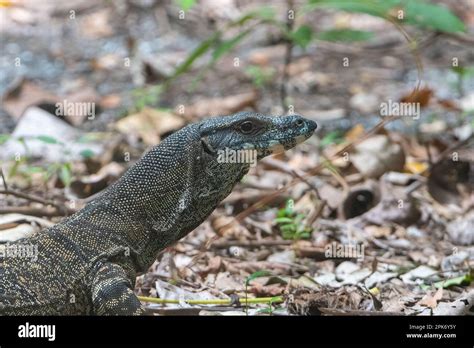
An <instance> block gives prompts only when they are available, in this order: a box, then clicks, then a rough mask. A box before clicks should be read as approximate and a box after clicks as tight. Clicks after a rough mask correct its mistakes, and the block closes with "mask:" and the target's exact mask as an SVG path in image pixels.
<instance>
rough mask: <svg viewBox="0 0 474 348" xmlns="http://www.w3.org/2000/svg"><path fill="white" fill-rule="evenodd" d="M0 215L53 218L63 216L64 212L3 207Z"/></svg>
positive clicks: (50, 209) (55, 209)
mask: <svg viewBox="0 0 474 348" xmlns="http://www.w3.org/2000/svg"><path fill="white" fill-rule="evenodd" d="M1 214H24V215H31V216H38V217H42V216H47V217H54V216H64V212H63V211H62V210H58V209H57V208H48V207H44V208H31V207H3V208H0V215H1Z"/></svg>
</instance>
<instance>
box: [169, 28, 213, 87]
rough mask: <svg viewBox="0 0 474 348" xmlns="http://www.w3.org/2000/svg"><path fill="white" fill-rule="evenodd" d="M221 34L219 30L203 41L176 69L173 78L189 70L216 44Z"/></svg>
mask: <svg viewBox="0 0 474 348" xmlns="http://www.w3.org/2000/svg"><path fill="white" fill-rule="evenodd" d="M219 36H220V33H219V32H218V33H216V34H214V35H213V36H212V37H210V38H209V39H207V40H205V41H203V42H201V44H200V45H199V46H198V47H196V48H195V49H194V51H192V52H191V54H190V55H189V56H188V58H186V60H185V61H184V62H183V63H181V64H180V65H179V66H178V67H177V68H176V69H175V71H174V73H173V76H172V77H171V79H173V78H175V77H177V76H178V75H181V74H182V73H184V72H186V71H188V69H189V68H190V67H191V65H192V64H193V63H194V61H195V60H196V59H198V58H199V57H201V56H202V55H203V54H204V53H206V52H207V51H208V50H209V49H210V48H211V47H212V45H213V44H214V42H215V41H216V40H217V38H218V37H219Z"/></svg>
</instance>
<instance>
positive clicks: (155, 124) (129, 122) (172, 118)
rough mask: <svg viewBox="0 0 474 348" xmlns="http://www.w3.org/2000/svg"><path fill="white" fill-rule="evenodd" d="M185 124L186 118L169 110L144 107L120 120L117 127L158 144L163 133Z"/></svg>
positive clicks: (146, 141) (149, 143) (125, 132)
mask: <svg viewBox="0 0 474 348" xmlns="http://www.w3.org/2000/svg"><path fill="white" fill-rule="evenodd" d="M182 126H184V120H183V119H182V118H181V117H179V116H177V115H175V114H173V113H171V112H167V111H161V110H156V109H151V108H144V109H143V110H142V111H140V112H139V113H137V114H133V115H129V116H127V117H125V118H123V119H121V120H120V121H118V122H117V123H116V125H115V127H116V128H117V129H118V130H119V131H120V132H121V133H123V134H130V133H133V134H135V135H137V136H139V137H140V138H141V139H143V142H144V143H145V144H147V145H156V144H158V143H159V142H160V140H161V136H162V135H163V134H166V133H169V132H171V131H174V130H177V129H179V128H181V127H182Z"/></svg>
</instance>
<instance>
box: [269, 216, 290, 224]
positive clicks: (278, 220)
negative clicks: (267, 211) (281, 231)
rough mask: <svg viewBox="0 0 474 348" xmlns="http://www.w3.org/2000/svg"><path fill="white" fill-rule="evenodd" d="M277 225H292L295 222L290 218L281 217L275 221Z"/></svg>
mask: <svg viewBox="0 0 474 348" xmlns="http://www.w3.org/2000/svg"><path fill="white" fill-rule="evenodd" d="M274 221H275V222H276V223H277V224H282V223H291V222H293V219H290V218H288V217H279V218H276V219H275V220H274Z"/></svg>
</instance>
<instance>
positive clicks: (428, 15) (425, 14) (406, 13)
mask: <svg viewBox="0 0 474 348" xmlns="http://www.w3.org/2000/svg"><path fill="white" fill-rule="evenodd" d="M309 3H310V5H311V7H312V8H315V7H325V8H333V9H337V10H343V11H348V12H360V13H367V14H370V15H372V16H377V17H382V18H385V19H387V18H393V19H397V18H398V15H399V11H400V10H402V11H403V18H402V19H400V22H402V23H407V24H413V25H416V26H419V27H424V28H431V29H435V30H439V31H443V32H448V33H453V32H458V31H465V30H466V27H465V25H464V23H463V22H462V21H461V20H460V19H459V18H458V17H457V16H455V15H454V14H453V13H452V12H451V11H449V9H447V8H446V7H444V6H439V5H434V4H429V3H426V2H424V1H421V0H416V1H415V0H310V1H309Z"/></svg>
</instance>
